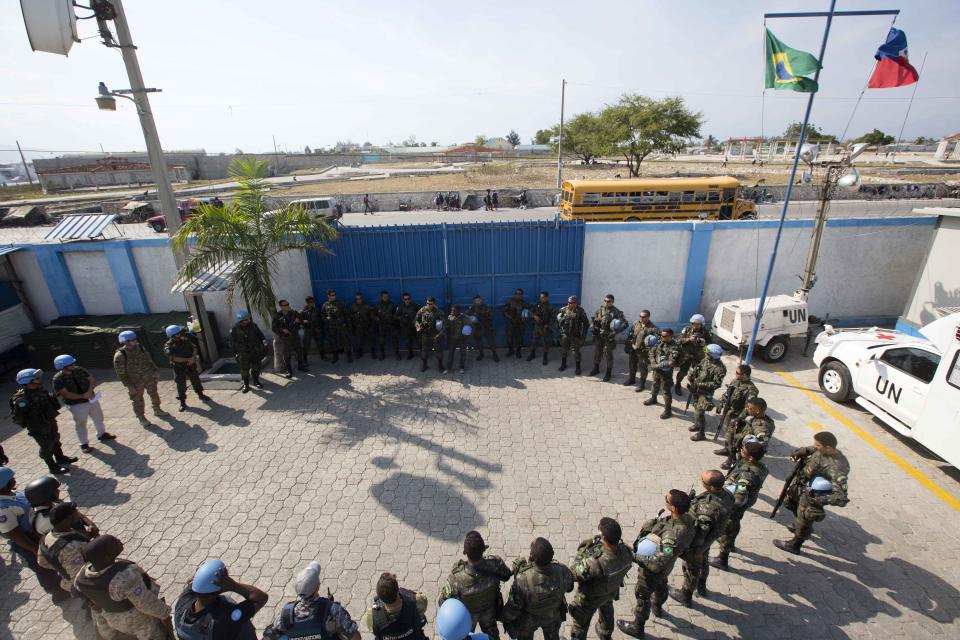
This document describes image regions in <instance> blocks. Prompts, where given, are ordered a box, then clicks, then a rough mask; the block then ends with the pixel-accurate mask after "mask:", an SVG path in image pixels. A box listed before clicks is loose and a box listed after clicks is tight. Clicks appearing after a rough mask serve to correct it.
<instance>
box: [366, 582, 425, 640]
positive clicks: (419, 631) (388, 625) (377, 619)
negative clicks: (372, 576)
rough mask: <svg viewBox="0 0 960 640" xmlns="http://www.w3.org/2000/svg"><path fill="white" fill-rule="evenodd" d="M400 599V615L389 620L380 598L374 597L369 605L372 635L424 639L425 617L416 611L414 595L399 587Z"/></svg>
mask: <svg viewBox="0 0 960 640" xmlns="http://www.w3.org/2000/svg"><path fill="white" fill-rule="evenodd" d="M400 601H401V603H402V604H401V607H400V615H398V616H397V617H396V618H395V619H393V620H391V619H390V615H389V614H388V613H387V609H386V607H384V605H383V602H381V600H380V598H374V600H373V606H372V607H371V610H372V615H371V622H372V626H373V636H374V637H375V638H376V640H426V636H425V635H424V634H423V627H424V626H425V625H426V624H427V619H426V618H425V617H424V616H423V614H421V613H420V612H419V611H417V598H416V595H415V594H414V593H413V592H412V591H410V590H408V589H402V588H401V589H400Z"/></svg>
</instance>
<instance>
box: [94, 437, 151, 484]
mask: <svg viewBox="0 0 960 640" xmlns="http://www.w3.org/2000/svg"><path fill="white" fill-rule="evenodd" d="M104 447H105V448H108V449H111V450H112V451H110V452H107V451H104V450H103V448H104ZM89 455H90V457H91V458H96V459H97V460H100V461H101V462H103V463H104V464H106V465H108V466H109V467H111V468H112V469H113V471H114V473H116V474H117V475H118V476H133V477H135V478H149V477H150V476H152V475H153V469H152V468H151V467H150V465H149V464H148V463H149V461H150V456H146V455H143V454H142V453H137V452H136V451H135V450H134V449H132V448H131V447H128V446H127V445H125V444H122V443H120V442H118V441H117V440H107V441H105V442H101V443H100V445H99V447H93V448H92V449H91V451H90V454H89Z"/></svg>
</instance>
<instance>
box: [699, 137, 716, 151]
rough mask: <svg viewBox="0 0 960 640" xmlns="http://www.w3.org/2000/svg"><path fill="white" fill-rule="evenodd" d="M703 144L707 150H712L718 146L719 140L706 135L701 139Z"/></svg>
mask: <svg viewBox="0 0 960 640" xmlns="http://www.w3.org/2000/svg"><path fill="white" fill-rule="evenodd" d="M703 146H704V147H706V148H707V151H713V150H714V149H718V148H720V141H719V140H717V139H716V138H714V137H713V136H712V135H708V136H707V137H706V138H704V139H703Z"/></svg>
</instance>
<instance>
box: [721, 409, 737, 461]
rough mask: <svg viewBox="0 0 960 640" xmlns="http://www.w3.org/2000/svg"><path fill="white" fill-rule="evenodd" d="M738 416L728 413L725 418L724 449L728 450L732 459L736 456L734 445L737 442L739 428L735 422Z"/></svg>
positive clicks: (731, 412)
mask: <svg viewBox="0 0 960 640" xmlns="http://www.w3.org/2000/svg"><path fill="white" fill-rule="evenodd" d="M736 417H737V414H736V413H734V412H733V411H728V412H727V414H726V415H725V416H723V418H722V420H723V447H724V449H726V450H727V452H728V454H727V455H729V456H730V457H734V456H735V455H736V453H737V452H736V451H734V450H733V447H734V443H735V442H736V441H737V427H736V426H735V424H734V422H735V420H736Z"/></svg>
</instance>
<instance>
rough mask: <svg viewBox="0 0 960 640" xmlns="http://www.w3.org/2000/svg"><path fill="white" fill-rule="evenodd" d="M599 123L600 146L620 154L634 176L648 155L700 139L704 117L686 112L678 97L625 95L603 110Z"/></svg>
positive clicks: (671, 150) (672, 149)
mask: <svg viewBox="0 0 960 640" xmlns="http://www.w3.org/2000/svg"><path fill="white" fill-rule="evenodd" d="M599 122H600V136H601V139H602V140H603V143H604V144H603V146H604V147H605V148H607V149H610V151H616V152H617V153H620V154H622V155H623V157H624V158H626V160H627V168H628V169H630V175H631V176H633V177H636V176H638V175H639V174H640V164H641V163H642V162H643V161H644V160H645V159H646V158H647V156H649V155H650V154H651V153H676V152H678V151H680V150H682V149H683V148H684V147H685V146H686V145H687V143H688V142H689V140H690V139H691V138H699V137H700V126H701V125H702V124H703V114H701V113H699V112H696V113H694V112H692V111H690V110H688V109H687V107H686V105H685V104H684V102H683V98H681V97H679V96H678V97H670V98H664V99H662V100H655V99H653V98H648V97H646V96H641V95H637V94H632V95H631V94H627V95H624V96H622V97H621V98H620V100H619V102H617V103H616V104H613V105H608V106H606V107H604V108H603V110H602V111H601V112H600V116H599Z"/></svg>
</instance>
